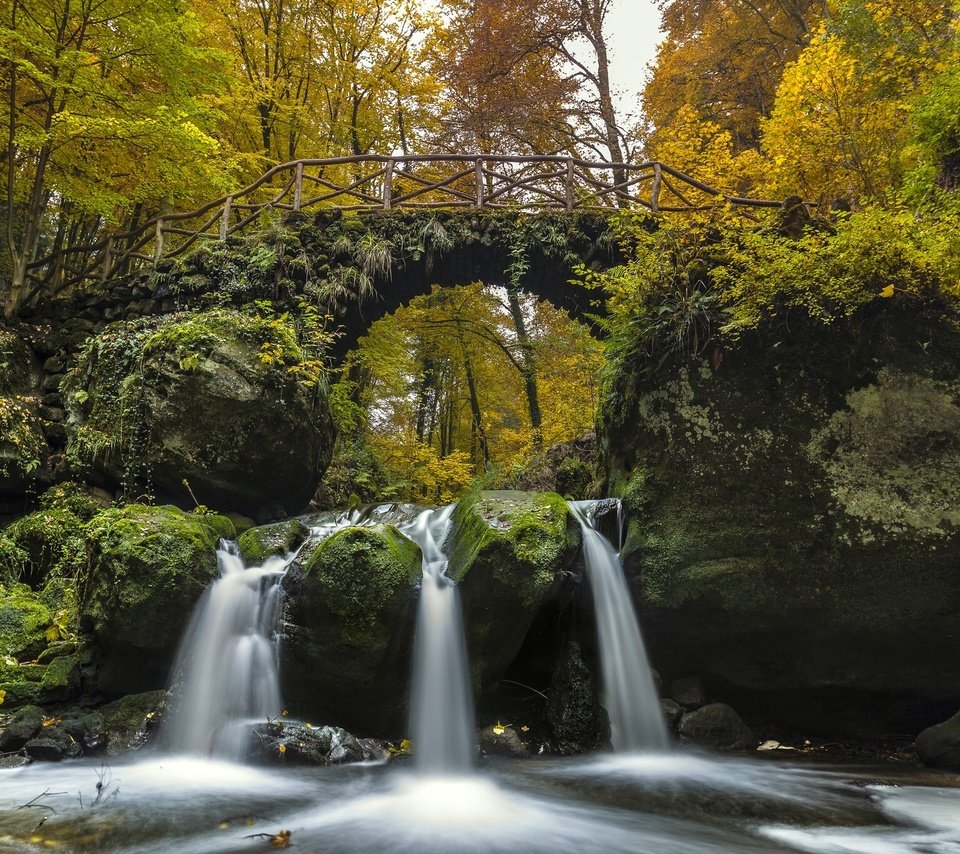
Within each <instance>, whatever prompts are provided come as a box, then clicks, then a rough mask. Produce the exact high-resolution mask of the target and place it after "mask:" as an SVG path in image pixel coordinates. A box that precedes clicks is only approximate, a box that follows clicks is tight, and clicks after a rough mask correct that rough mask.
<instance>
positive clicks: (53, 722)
mask: <svg viewBox="0 0 960 854" xmlns="http://www.w3.org/2000/svg"><path fill="white" fill-rule="evenodd" d="M62 723H63V718H56V717H52V716H51V717H45V718H44V719H43V720H42V721H41V722H40V726H41V727H43V729H49V728H50V727H52V726H57V725H58V724H62Z"/></svg>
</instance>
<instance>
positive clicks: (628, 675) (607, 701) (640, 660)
mask: <svg viewBox="0 0 960 854" xmlns="http://www.w3.org/2000/svg"><path fill="white" fill-rule="evenodd" d="M568 503H569V506H570V510H571V512H572V513H573V514H574V516H576V518H577V519H578V520H579V522H580V527H581V529H582V531H583V558H584V563H585V565H586V569H587V576H588V578H589V579H590V588H591V590H592V592H593V599H594V603H595V605H596V612H597V632H598V634H599V636H600V664H601V669H602V671H603V705H604V707H605V708H606V710H607V714H608V715H609V716H610V739H611V742H612V743H613V749H614V750H616V751H617V752H621V751H622V752H630V751H644V750H647V751H662V750H666V749H667V747H668V746H669V743H670V740H669V737H668V735H667V727H666V723H665V722H664V719H663V712H662V711H661V708H660V698H659V696H658V694H657V689H656V686H655V685H654V684H653V675H652V673H651V672H650V663H649V661H648V660H647V652H646V649H645V647H644V645H643V638H642V637H641V636H640V626H639V623H638V622H637V615H636V613H635V612H634V610H633V604H632V603H631V601H630V591H629V589H628V588H627V582H626V579H625V578H624V575H623V568H622V567H621V565H620V558H619V556H618V554H617V552H616V551H615V550H614V548H613V546H612V545H610V542H609V541H608V540H607V538H606V537H604V536H603V535H602V534H601V533H600V532H599V531H598V530H597V528H596V518H595V513H596V510H597V507H598V503H597V502H594V501H570V502H568Z"/></svg>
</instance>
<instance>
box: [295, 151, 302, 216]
mask: <svg viewBox="0 0 960 854" xmlns="http://www.w3.org/2000/svg"><path fill="white" fill-rule="evenodd" d="M302 199H303V161H302V160H301V161H300V162H299V163H297V177H296V178H295V179H294V182H293V209H294V210H295V211H298V210H300V202H301V200H302Z"/></svg>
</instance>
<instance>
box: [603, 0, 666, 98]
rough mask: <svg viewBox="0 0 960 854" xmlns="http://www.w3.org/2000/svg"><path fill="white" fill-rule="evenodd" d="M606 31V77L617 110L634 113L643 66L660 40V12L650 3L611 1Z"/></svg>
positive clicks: (641, 81)
mask: <svg viewBox="0 0 960 854" xmlns="http://www.w3.org/2000/svg"><path fill="white" fill-rule="evenodd" d="M606 31H607V43H608V47H609V51H610V77H611V80H612V82H613V84H614V86H615V87H616V88H617V90H619V93H620V110H621V112H622V113H624V114H636V113H637V112H638V110H639V106H640V96H639V92H640V90H641V89H642V88H643V84H644V80H645V78H646V73H647V71H646V69H647V65H648V63H650V62H652V61H653V59H654V56H655V55H656V50H657V42H658V41H659V40H660V38H661V33H660V12H659V10H658V9H657V7H656V4H655V3H654V2H652V0H613V2H612V3H611V4H610V13H609V15H608V17H607V26H606Z"/></svg>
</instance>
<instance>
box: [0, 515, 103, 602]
mask: <svg viewBox="0 0 960 854" xmlns="http://www.w3.org/2000/svg"><path fill="white" fill-rule="evenodd" d="M85 563H86V543H85V541H84V536H83V523H82V522H81V521H80V519H78V518H77V517H76V516H75V515H74V514H73V513H72V512H70V511H69V510H38V511H37V512H36V513H31V514H29V515H28V516H23V517H22V518H20V519H17V520H16V521H15V522H14V523H13V524H11V525H10V526H9V527H7V528H6V529H5V530H4V531H3V535H2V537H0V579H5V580H7V581H23V582H24V583H26V584H29V585H30V586H31V587H33V588H39V587H41V586H42V585H43V584H44V583H45V581H46V580H47V579H48V578H50V577H53V576H73V575H76V573H77V572H78V571H79V570H80V569H81V568H82V566H83V565H84V564H85Z"/></svg>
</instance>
